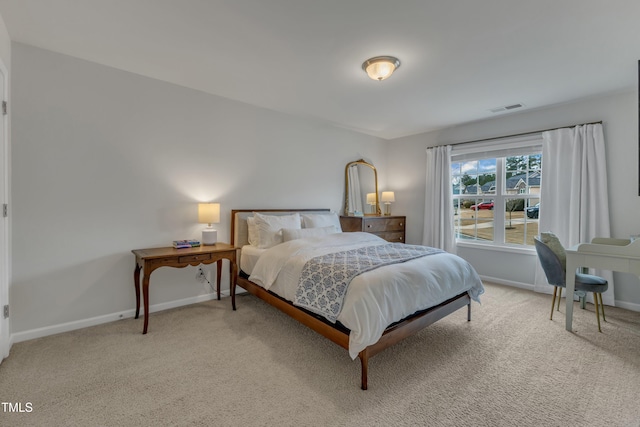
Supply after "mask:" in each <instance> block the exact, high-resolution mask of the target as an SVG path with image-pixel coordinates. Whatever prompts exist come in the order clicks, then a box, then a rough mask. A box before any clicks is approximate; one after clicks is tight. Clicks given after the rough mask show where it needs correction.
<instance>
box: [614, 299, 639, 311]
mask: <svg viewBox="0 0 640 427" xmlns="http://www.w3.org/2000/svg"><path fill="white" fill-rule="evenodd" d="M616 307H620V308H624V309H625V310H630V311H638V312H640V304H634V303H632V302H626V301H617V300H616Z"/></svg>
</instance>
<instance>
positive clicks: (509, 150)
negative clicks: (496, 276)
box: [451, 133, 542, 252]
mask: <svg viewBox="0 0 640 427" xmlns="http://www.w3.org/2000/svg"><path fill="white" fill-rule="evenodd" d="M541 153H542V133H534V134H529V135H523V136H518V137H511V138H498V139H493V140H486V141H482V142H471V143H468V144H460V145H458V146H453V148H452V150H451V163H452V164H453V163H459V162H464V161H472V160H481V159H488V158H495V159H496V189H495V192H493V194H491V195H490V197H486V195H485V197H484V198H490V199H492V200H493V204H494V208H493V212H494V215H493V241H491V242H490V241H485V240H472V239H469V240H467V239H457V238H456V244H457V245H461V246H468V247H487V248H496V249H497V248H508V249H509V250H512V249H516V250H523V251H525V252H530V251H532V250H533V249H534V248H533V246H531V245H527V244H525V243H524V242H523V243H521V244H516V243H507V242H505V224H506V221H507V215H506V209H505V208H506V200H508V199H513V198H517V199H525V200H529V199H539V198H540V194H531V193H525V194H521V193H519V192H518V193H514V194H507V192H506V188H505V187H506V179H505V158H506V157H512V156H521V155H531V154H541ZM456 196H457V195H454V200H455V199H456V198H458V199H460V198H463V197H456ZM460 196H462V195H460ZM469 196H471V195H469ZM478 196H480V197H478ZM478 196H471V197H475V198H476V199H477V200H478V201H481V199H483V197H481V195H478ZM471 197H467V198H471ZM529 205H530V203H526V202H525V212H526V208H527V207H529ZM496 213H501V215H496ZM525 219H526V218H525ZM525 223H526V221H525ZM454 227H455V222H454ZM525 236H526V229H525Z"/></svg>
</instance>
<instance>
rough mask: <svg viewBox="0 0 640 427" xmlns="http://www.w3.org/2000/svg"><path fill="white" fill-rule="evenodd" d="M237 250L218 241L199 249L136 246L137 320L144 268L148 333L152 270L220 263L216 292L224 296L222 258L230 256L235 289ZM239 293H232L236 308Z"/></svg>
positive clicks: (231, 279) (143, 283)
mask: <svg viewBox="0 0 640 427" xmlns="http://www.w3.org/2000/svg"><path fill="white" fill-rule="evenodd" d="M236 251H237V249H236V248H235V247H234V246H232V245H229V244H226V243H216V244H215V245H208V246H198V247H195V248H184V249H175V248H173V247H168V248H150V249H134V250H133V251H131V252H133V254H134V255H135V256H136V267H135V270H134V271H133V282H134V285H135V288H136V317H135V318H136V319H137V318H138V316H139V314H140V270H143V273H144V274H143V277H142V295H143V298H144V329H143V330H142V333H143V334H146V333H147V327H148V325H149V278H150V276H151V273H152V272H153V271H154V270H155V269H157V268H160V267H176V268H183V267H186V266H188V265H192V266H197V265H200V264H211V263H214V262H215V263H217V277H216V278H217V281H216V293H217V296H218V299H220V279H221V277H222V260H223V259H228V260H229V262H230V263H231V275H230V282H231V283H230V289H234V287H235V286H234V284H235V280H236V277H237V275H238V267H237V264H236ZM234 300H235V294H233V293H232V303H233V305H234V307H235V301H234Z"/></svg>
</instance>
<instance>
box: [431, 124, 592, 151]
mask: <svg viewBox="0 0 640 427" xmlns="http://www.w3.org/2000/svg"><path fill="white" fill-rule="evenodd" d="M598 124H600V125H601V124H602V120H600V121H598V122H591V123H580V124H577V125H571V126H560V127H557V128H551V129H541V130H532V131H531V132H523V133H514V134H512V135H504V136H495V137H493V138H483V139H474V140H473V141H463V142H452V143H451V144H443V145H460V144H470V143H472V142H483V141H492V140H494V139H503V138H515V137H516V136H526V135H533V134H536V133H542V132H549V131H552V130H558V129H564V128H574V127H576V126H584V125H598Z"/></svg>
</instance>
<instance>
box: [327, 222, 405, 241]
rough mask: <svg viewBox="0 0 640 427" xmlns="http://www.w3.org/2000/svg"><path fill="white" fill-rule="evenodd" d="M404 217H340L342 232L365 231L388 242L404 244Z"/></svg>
mask: <svg viewBox="0 0 640 427" xmlns="http://www.w3.org/2000/svg"><path fill="white" fill-rule="evenodd" d="M406 220H407V217H406V216H364V217H362V216H341V217H340V226H341V227H342V231H366V232H368V233H372V234H375V235H376V236H380V237H382V238H383V239H385V240H387V241H389V242H400V243H404V242H405V225H406Z"/></svg>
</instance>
